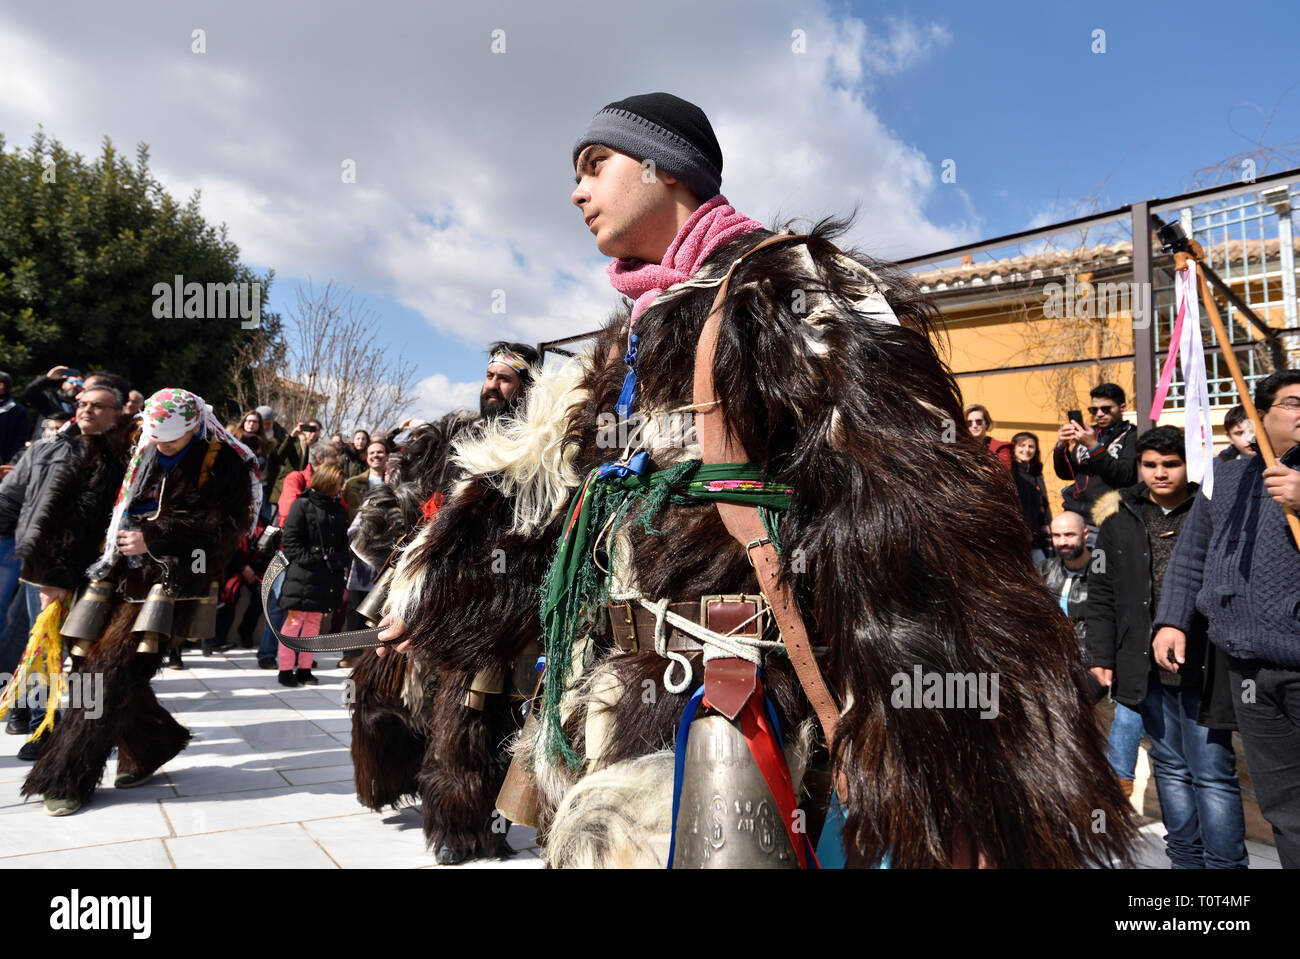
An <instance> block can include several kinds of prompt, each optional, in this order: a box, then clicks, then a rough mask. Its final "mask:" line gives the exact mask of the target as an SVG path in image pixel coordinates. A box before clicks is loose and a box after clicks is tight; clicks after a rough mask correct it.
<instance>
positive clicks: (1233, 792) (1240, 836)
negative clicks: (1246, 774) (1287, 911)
mask: <svg viewBox="0 0 1300 959" xmlns="http://www.w3.org/2000/svg"><path fill="white" fill-rule="evenodd" d="M1200 706H1201V693H1200V690H1197V689H1185V688H1176V687H1173V686H1164V685H1162V684H1161V683H1160V682H1159V681H1157V680H1156V679H1154V678H1153V679H1152V680H1151V683H1150V687H1149V688H1148V689H1147V698H1146V699H1145V700H1143V702H1142V722H1143V725H1144V726H1145V727H1146V732H1147V736H1148V737H1149V738H1150V740H1151V770H1152V775H1153V776H1154V778H1155V781H1156V792H1157V793H1158V794H1159V796H1160V816H1161V818H1162V819H1163V820H1164V823H1165V831H1166V833H1167V835H1166V836H1165V845H1166V852H1168V853H1169V859H1170V861H1171V862H1172V863H1173V866H1174V868H1175V869H1246V868H1247V867H1248V866H1249V865H1250V857H1249V856H1248V855H1247V854H1246V818H1245V815H1244V814H1243V812H1242V809H1241V786H1240V784H1239V783H1238V781H1237V762H1236V756H1235V755H1234V754H1233V751H1232V733H1230V732H1227V731H1225V730H1221V729H1207V728H1206V727H1205V726H1201V725H1198V724H1197V722H1196V713H1197V711H1198V710H1199V709H1200Z"/></svg>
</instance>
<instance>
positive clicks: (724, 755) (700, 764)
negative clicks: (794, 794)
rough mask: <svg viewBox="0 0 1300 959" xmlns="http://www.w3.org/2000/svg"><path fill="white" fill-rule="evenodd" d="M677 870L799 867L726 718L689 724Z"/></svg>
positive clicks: (737, 734)
mask: <svg viewBox="0 0 1300 959" xmlns="http://www.w3.org/2000/svg"><path fill="white" fill-rule="evenodd" d="M673 868H674V869H798V868H799V860H798V859H797V858H796V857H795V852H794V849H793V847H791V845H790V838H789V835H788V834H787V833H786V830H785V824H784V823H783V822H782V821H781V813H780V811H779V810H778V809H777V806H776V802H775V801H774V800H773V799H772V792H771V790H769V789H768V787H767V783H765V782H764V781H763V774H762V773H761V772H760V771H759V769H758V765H757V764H756V763H755V762H754V759H753V757H752V756H750V754H749V747H748V746H747V745H746V744H745V736H744V734H743V733H742V732H741V731H740V729H739V728H738V727H737V726H736V725H735V724H734V723H732V722H731V721H730V720H728V719H727V718H726V717H725V716H717V715H712V716H704V717H702V718H699V719H696V720H695V721H694V722H693V723H691V729H690V736H689V737H688V738H687V741H686V759H685V764H684V768H683V772H682V795H681V803H680V806H679V808H678V813H677V833H676V852H675V853H674V856H673Z"/></svg>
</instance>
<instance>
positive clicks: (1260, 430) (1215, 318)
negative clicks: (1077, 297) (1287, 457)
mask: <svg viewBox="0 0 1300 959" xmlns="http://www.w3.org/2000/svg"><path fill="white" fill-rule="evenodd" d="M1188 260H1191V261H1192V262H1193V263H1196V264H1197V266H1198V267H1199V265H1200V263H1199V261H1198V260H1197V259H1196V257H1195V256H1193V255H1192V254H1190V253H1175V254H1174V269H1175V270H1184V269H1186V268H1187V261H1188ZM1196 282H1197V286H1198V288H1199V290H1200V294H1201V299H1202V300H1204V301H1205V312H1206V313H1208V314H1209V315H1210V323H1212V324H1213V325H1214V335H1215V336H1216V337H1217V338H1218V340H1219V345H1220V346H1221V347H1223V358H1224V360H1225V361H1226V362H1227V364H1228V371H1229V372H1230V373H1231V374H1232V380H1233V382H1234V383H1236V384H1237V395H1238V396H1239V397H1241V405H1242V407H1244V408H1245V410H1246V415H1247V416H1248V417H1250V422H1251V425H1252V426H1254V427H1255V442H1257V443H1258V444H1259V454H1260V455H1261V456H1262V457H1264V465H1265V466H1273V465H1274V464H1276V463H1277V454H1276V453H1274V452H1273V444H1272V443H1270V442H1269V441H1268V434H1267V433H1265V432H1264V424H1263V423H1262V422H1260V419H1259V411H1258V410H1257V409H1255V401H1254V400H1253V399H1251V396H1250V390H1248V389H1247V388H1246V378H1245V377H1244V376H1242V375H1241V365H1240V364H1238V363H1237V354H1236V353H1235V352H1233V350H1232V347H1231V346H1230V343H1229V340H1228V331H1227V330H1226V329H1224V326H1223V320H1222V318H1220V316H1219V307H1218V305H1217V304H1216V303H1215V302H1214V297H1213V296H1212V295H1211V294H1210V285H1209V284H1208V283H1206V282H1205V273H1204V271H1202V270H1200V269H1198V270H1197V271H1196ZM1171 348H1172V347H1171ZM1210 468H1211V469H1213V466H1211V467H1210ZM1282 511H1283V512H1284V513H1285V514H1286V522H1287V525H1288V526H1290V527H1291V538H1292V539H1293V540H1295V545H1296V548H1297V549H1300V516H1296V514H1295V510H1293V509H1291V508H1290V507H1289V506H1283V507H1282Z"/></svg>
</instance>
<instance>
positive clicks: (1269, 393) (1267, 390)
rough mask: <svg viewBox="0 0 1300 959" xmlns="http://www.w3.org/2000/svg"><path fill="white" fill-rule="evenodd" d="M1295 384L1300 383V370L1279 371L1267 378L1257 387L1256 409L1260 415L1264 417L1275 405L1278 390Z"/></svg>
mask: <svg viewBox="0 0 1300 959" xmlns="http://www.w3.org/2000/svg"><path fill="white" fill-rule="evenodd" d="M1293 383H1300V370H1278V371H1277V372H1276V373H1271V374H1269V375H1268V376H1267V377H1265V378H1264V381H1263V382H1262V383H1260V384H1259V386H1257V387H1255V409H1257V410H1258V411H1259V415H1260V416H1263V415H1264V414H1265V413H1266V412H1267V411H1268V408H1269V407H1270V406H1272V405H1273V401H1274V400H1275V399H1277V391H1278V390H1280V389H1281V388H1282V387H1284V386H1290V385H1291V384H1293Z"/></svg>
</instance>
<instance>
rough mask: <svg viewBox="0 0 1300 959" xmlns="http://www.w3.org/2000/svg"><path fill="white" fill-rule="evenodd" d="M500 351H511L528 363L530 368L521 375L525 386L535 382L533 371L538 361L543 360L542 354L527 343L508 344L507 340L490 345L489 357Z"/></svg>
mask: <svg viewBox="0 0 1300 959" xmlns="http://www.w3.org/2000/svg"><path fill="white" fill-rule="evenodd" d="M498 350H509V351H510V352H511V353H515V354H518V356H519V357H520V358H521V359H523V360H524V361H526V362H527V363H528V367H529V368H528V369H527V370H525V371H524V372H522V373H520V374H519V382H520V383H522V384H524V385H525V386H527V385H529V384H530V383H532V382H533V372H532V369H533V367H535V366H536V365H537V361H538V360H540V359H541V354H540V353H538V352H537V351H536V350H535V349H533V348H532V347H531V346H529V345H528V344H527V343H507V342H506V341H505V340H497V341H496V342H495V343H490V344H488V349H487V352H488V356H489V357H490V356H491V355H492V354H493V353H495V352H497V351H498Z"/></svg>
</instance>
